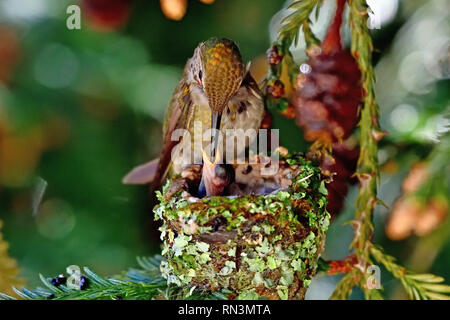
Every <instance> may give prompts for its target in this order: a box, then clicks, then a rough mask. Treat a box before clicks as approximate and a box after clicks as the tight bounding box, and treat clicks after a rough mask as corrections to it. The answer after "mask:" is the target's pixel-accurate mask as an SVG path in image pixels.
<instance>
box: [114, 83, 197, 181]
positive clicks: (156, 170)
mask: <svg viewBox="0 0 450 320" xmlns="http://www.w3.org/2000/svg"><path fill="white" fill-rule="evenodd" d="M185 79H186V77H185V76H183V78H182V80H181V81H180V83H179V84H178V86H177V88H176V89H175V92H174V93H173V95H172V99H171V100H170V103H169V107H168V108H167V111H166V115H165V119H164V125H163V148H162V151H161V155H160V157H159V158H157V159H154V160H152V161H150V162H147V163H145V164H142V165H140V166H137V167H135V168H134V169H133V170H131V171H130V172H129V173H128V174H127V175H126V176H125V177H124V178H123V180H122V182H123V183H125V184H147V183H152V184H153V187H154V188H158V187H159V186H160V185H161V183H162V182H163V180H164V178H165V177H166V175H167V172H168V169H169V167H170V163H171V155H172V150H173V148H174V147H175V146H176V145H177V144H178V143H179V142H180V141H178V140H176V141H172V139H171V137H172V133H173V132H174V131H175V130H176V129H187V128H189V125H190V123H191V120H192V116H193V114H194V108H193V105H192V99H191V93H190V90H189V85H188V84H187V83H186V80H185Z"/></svg>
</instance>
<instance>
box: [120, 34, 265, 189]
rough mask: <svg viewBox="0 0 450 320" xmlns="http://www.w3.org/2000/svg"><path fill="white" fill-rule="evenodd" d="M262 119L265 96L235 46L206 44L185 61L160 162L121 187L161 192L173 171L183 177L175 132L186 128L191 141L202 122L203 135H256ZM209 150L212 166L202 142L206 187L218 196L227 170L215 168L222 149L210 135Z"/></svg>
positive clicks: (214, 40) (144, 168) (168, 114)
mask: <svg viewBox="0 0 450 320" xmlns="http://www.w3.org/2000/svg"><path fill="white" fill-rule="evenodd" d="M263 115H264V102H263V97H262V94H261V92H260V90H259V87H258V85H257V83H256V82H255V80H254V79H253V77H252V76H251V75H250V72H249V71H248V68H246V67H245V66H244V63H243V61H242V57H241V54H240V51H239V48H238V47H237V45H236V44H235V43H234V42H233V41H232V40H229V39H218V38H211V39H209V40H207V41H205V42H202V43H200V44H199V45H198V46H197V48H196V49H195V51H194V55H193V56H192V58H190V59H189V60H188V61H187V63H186V66H185V68H184V72H183V77H182V78H181V80H180V82H179V84H178V86H177V88H176V89H175V91H174V93H173V95H172V99H171V100H170V103H169V107H168V109H167V112H166V116H165V121H164V125H163V139H164V140H163V147H162V151H161V155H160V157H159V158H158V159H155V160H152V161H150V162H148V163H146V164H143V165H140V166H138V167H136V168H134V169H133V170H132V171H131V172H130V173H128V174H127V175H126V176H125V178H124V179H123V182H124V183H126V184H145V183H150V182H151V183H152V184H153V187H156V188H157V187H159V186H160V185H161V184H162V182H163V180H164V178H165V177H166V175H167V173H168V172H169V171H171V172H172V173H173V174H177V173H180V172H181V171H182V170H183V169H184V168H185V167H186V165H185V164H184V165H183V164H182V165H176V164H175V163H174V162H173V161H172V159H171V156H172V153H173V151H177V149H178V148H180V147H181V146H182V145H183V143H182V142H183V141H182V140H183V138H182V139H181V141H173V139H172V134H173V133H174V131H175V130H176V129H186V130H187V131H188V132H189V133H190V136H195V135H196V134H197V132H194V130H198V126H194V125H193V124H194V123H195V122H196V121H200V122H201V123H202V126H201V130H203V132H204V131H205V130H207V129H211V128H212V129H217V130H220V132H221V133H222V135H223V136H225V130H227V129H243V130H247V129H249V128H251V129H254V130H255V131H257V130H258V128H259V127H260V124H261V121H262V119H263ZM203 132H200V134H201V135H202V134H203ZM185 137H186V135H185V136H184V139H186V138H185ZM186 140H187V139H186ZM211 147H212V148H211V151H212V152H211V154H210V156H211V159H214V161H209V160H210V159H207V156H206V154H205V152H204V151H203V143H202V155H201V156H202V158H203V160H204V164H203V170H202V173H203V175H202V185H204V186H205V187H206V194H207V195H217V194H220V193H221V192H222V191H223V189H224V183H218V182H224V181H227V179H228V177H225V176H224V174H223V173H224V167H223V165H221V166H217V165H216V164H217V160H218V157H219V155H218V149H219V148H221V147H222V145H219V139H218V135H217V134H212V135H211ZM238 148H239V146H238ZM222 150H223V149H222ZM241 151H242V150H241ZM174 154H175V153H174ZM214 167H215V168H214ZM170 168H171V170H169V169H170Z"/></svg>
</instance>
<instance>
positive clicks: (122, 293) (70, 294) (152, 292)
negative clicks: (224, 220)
mask: <svg viewBox="0 0 450 320" xmlns="http://www.w3.org/2000/svg"><path fill="white" fill-rule="evenodd" d="M161 261H162V257H161V256H155V257H150V258H138V263H139V265H140V267H141V268H140V269H130V270H129V271H128V272H126V273H125V274H124V275H121V276H117V277H113V278H104V277H102V276H100V275H98V274H97V273H95V272H93V271H91V270H90V269H89V268H84V269H83V271H84V273H83V276H84V277H86V278H87V279H88V283H89V285H88V286H87V288H86V289H84V290H80V289H79V288H69V287H68V286H67V285H64V284H61V285H58V286H56V285H53V284H52V283H51V281H50V279H49V278H45V277H44V276H42V275H40V279H41V281H42V283H43V285H44V287H38V288H36V289H33V290H29V289H27V288H22V289H21V290H18V289H16V288H13V289H14V292H15V293H16V294H17V295H18V296H19V297H20V298H21V299H25V300H122V299H125V300H153V299H161V300H176V299H183V300H194V299H195V300H217V299H220V300H224V299H226V298H227V297H226V296H225V293H222V292H214V293H211V292H205V291H199V290H195V288H188V287H186V288H182V287H176V286H168V285H167V281H166V279H164V278H163V277H162V276H161V273H160V271H159V265H160V263H161ZM15 299H16V298H14V297H12V296H10V295H7V294H3V293H0V300H15Z"/></svg>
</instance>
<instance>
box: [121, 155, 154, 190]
mask: <svg viewBox="0 0 450 320" xmlns="http://www.w3.org/2000/svg"><path fill="white" fill-rule="evenodd" d="M158 167H159V158H156V159H153V160H152V161H150V162H147V163H144V164H141V165H139V166H137V167H135V168H133V169H132V170H131V171H130V172H128V173H127V175H126V176H125V177H123V179H122V183H123V184H147V183H151V182H154V180H155V177H156V175H157V173H158Z"/></svg>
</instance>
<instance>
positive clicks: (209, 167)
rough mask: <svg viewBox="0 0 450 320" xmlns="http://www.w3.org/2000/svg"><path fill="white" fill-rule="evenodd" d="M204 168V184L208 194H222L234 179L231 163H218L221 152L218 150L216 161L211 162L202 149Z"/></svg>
mask: <svg viewBox="0 0 450 320" xmlns="http://www.w3.org/2000/svg"><path fill="white" fill-rule="evenodd" d="M202 157H203V169H202V184H203V185H204V187H205V191H206V195H207V196H217V195H221V194H222V193H223V191H224V190H225V188H226V187H227V186H228V185H229V184H230V183H231V182H232V180H234V169H233V168H232V166H230V165H226V164H218V163H219V161H220V152H219V150H217V152H216V157H215V159H214V162H211V161H210V159H209V157H208V155H207V154H206V152H205V151H204V150H203V149H202Z"/></svg>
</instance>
